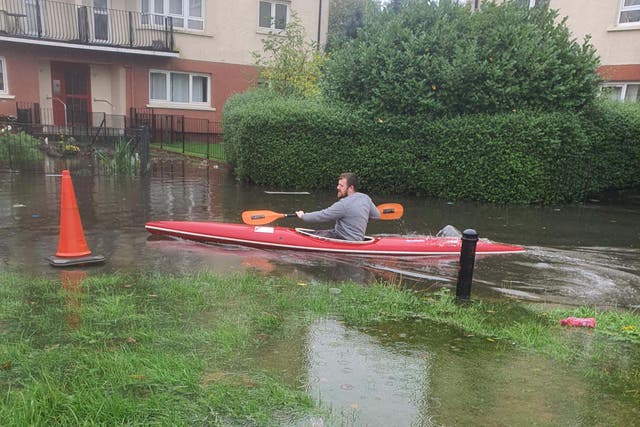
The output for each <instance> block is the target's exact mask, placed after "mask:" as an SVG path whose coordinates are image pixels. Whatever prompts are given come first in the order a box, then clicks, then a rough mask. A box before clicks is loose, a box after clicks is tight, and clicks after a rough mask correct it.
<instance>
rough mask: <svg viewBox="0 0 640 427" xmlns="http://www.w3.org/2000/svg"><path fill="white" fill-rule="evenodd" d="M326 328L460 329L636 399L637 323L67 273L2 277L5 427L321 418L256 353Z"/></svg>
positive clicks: (522, 309)
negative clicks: (571, 321) (568, 321)
mask: <svg viewBox="0 0 640 427" xmlns="http://www.w3.org/2000/svg"><path fill="white" fill-rule="evenodd" d="M569 315H577V316H581V317H586V316H594V317H596V318H597V320H598V327H597V328H596V329H595V330H584V329H578V328H565V327H561V326H560V325H559V319H560V318H563V317H566V316H569ZM326 316H332V317H333V316H335V317H338V318H341V319H342V320H343V321H344V322H345V323H346V324H351V325H358V326H367V325H373V324H380V323H385V322H393V321H396V320H401V321H411V320H424V319H427V320H430V321H434V322H440V323H444V324H448V325H452V326H455V327H457V328H460V329H461V330H463V331H465V334H467V335H469V336H471V335H474V336H483V337H486V339H487V340H489V341H495V342H502V341H504V342H509V343H510V344H515V345H516V346H517V347H519V348H521V349H524V350H525V351H530V352H535V353H541V354H545V355H548V356H549V357H552V358H555V359H557V360H558V363H568V364H572V365H573V366H579V367H580V369H581V372H583V374H584V376H585V378H588V379H590V380H591V381H593V382H595V383H596V384H597V385H598V386H600V387H604V388H605V389H606V390H607V391H608V392H610V393H612V394H614V395H616V396H617V397H618V398H619V399H623V400H626V399H629V400H630V401H637V399H638V398H640V392H639V390H640V366H639V364H638V362H637V360H638V356H639V354H640V351H639V347H640V335H639V334H638V331H640V316H638V315H637V314H634V313H630V312H616V311H597V310H595V309H593V308H587V307H583V308H579V309H572V310H568V309H558V308H549V309H547V308H546V307H544V306H541V305H538V306H526V305H523V304H519V303H496V302H483V301H473V302H470V303H467V304H458V303H456V302H455V299H454V298H453V297H452V296H451V294H450V293H449V292H448V291H446V290H445V291H441V292H439V293H437V294H430V295H428V296H425V295H421V294H418V293H414V292H408V291H402V290H399V289H397V288H395V287H392V286H385V285H384V284H380V285H376V286H371V287H362V286H358V285H351V284H342V285H340V286H336V285H325V284H304V283H295V282H292V281H289V280H287V279H281V278H265V277H257V276H251V275H241V276H230V277H218V276H215V275H211V274H206V273H202V274H194V275H190V276H188V277H177V276H176V277H166V276H159V275H156V274H151V273H149V274H139V275H110V276H99V277H88V276H87V274H86V273H84V272H82V271H65V272H61V276H60V280H41V279H33V278H28V277H25V276H17V275H9V274H1V275H0V336H1V340H0V385H1V386H2V389H3V390H4V391H5V393H4V394H3V397H2V403H1V404H0V425H7V426H8V425H15V426H18V425H56V424H57V425H80V424H82V425H93V424H102V425H123V424H125V425H154V424H156V425H158V424H159V425H260V426H262V425H281V424H286V423H289V422H294V421H292V420H301V419H305V417H313V416H318V415H323V416H326V415H327V414H320V411H321V409H318V408H317V407H316V404H315V403H314V401H313V399H312V398H311V397H310V396H308V395H307V394H306V393H305V391H304V384H301V383H300V384H295V383H294V384H292V383H291V382H285V381H282V380H281V379H279V378H278V377H277V376H276V375H275V374H274V373H272V372H269V371H267V370H265V369H263V368H261V367H260V364H259V363H256V360H255V357H256V356H255V355H259V354H260V348H261V347H262V346H265V345H268V343H269V342H272V341H274V340H284V339H287V338H288V337H290V336H291V335H292V334H293V332H292V331H299V330H300V327H301V326H304V325H306V324H309V323H310V322H311V321H313V320H314V319H318V318H320V317H326ZM297 335H299V334H297ZM293 342H298V341H295V340H294V341H293ZM300 351H301V352H303V351H304V349H300ZM634 399H635V400H634Z"/></svg>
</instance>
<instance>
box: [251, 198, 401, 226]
mask: <svg viewBox="0 0 640 427" xmlns="http://www.w3.org/2000/svg"><path fill="white" fill-rule="evenodd" d="M377 208H378V211H379V212H380V219H399V218H401V217H402V214H403V213H404V208H403V207H402V205H401V204H400V203H383V204H381V205H378V206H377ZM295 216H296V214H295V213H286V214H285V213H278V212H273V211H267V210H261V211H244V212H242V222H244V223H245V224H249V225H264V224H269V223H270V222H273V221H275V220H278V219H282V218H293V217H295Z"/></svg>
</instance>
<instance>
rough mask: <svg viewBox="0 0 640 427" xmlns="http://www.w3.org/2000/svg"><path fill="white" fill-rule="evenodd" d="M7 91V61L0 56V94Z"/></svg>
mask: <svg viewBox="0 0 640 427" xmlns="http://www.w3.org/2000/svg"><path fill="white" fill-rule="evenodd" d="M7 93H9V88H8V85H7V62H6V61H5V60H4V56H0V94H3V95H6V94H7Z"/></svg>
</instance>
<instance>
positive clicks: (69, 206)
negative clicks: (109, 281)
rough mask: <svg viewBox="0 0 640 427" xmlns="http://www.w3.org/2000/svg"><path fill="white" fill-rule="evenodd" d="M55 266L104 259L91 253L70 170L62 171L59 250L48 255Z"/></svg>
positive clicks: (95, 261) (94, 261)
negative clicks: (85, 236) (52, 254)
mask: <svg viewBox="0 0 640 427" xmlns="http://www.w3.org/2000/svg"><path fill="white" fill-rule="evenodd" d="M48 260H49V263H50V264H51V265H53V266H55V267H64V266H68V265H78V264H91V263H97V262H102V261H104V257H103V256H101V255H91V251H90V250H89V247H88V246H87V241H86V240H85V238H84V231H83V230H82V221H80V212H79V211H78V203H77V202H76V194H75V192H74V191H73V182H71V175H70V174H69V171H68V170H63V171H62V192H61V194H60V240H59V243H58V252H56V254H55V256H50V257H48Z"/></svg>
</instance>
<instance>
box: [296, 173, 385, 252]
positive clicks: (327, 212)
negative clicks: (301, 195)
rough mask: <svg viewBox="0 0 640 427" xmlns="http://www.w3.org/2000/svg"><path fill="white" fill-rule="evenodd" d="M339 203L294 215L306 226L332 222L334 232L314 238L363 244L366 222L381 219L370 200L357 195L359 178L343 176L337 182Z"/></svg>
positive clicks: (363, 195) (362, 195) (323, 231)
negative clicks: (320, 237)
mask: <svg viewBox="0 0 640 427" xmlns="http://www.w3.org/2000/svg"><path fill="white" fill-rule="evenodd" d="M337 190H338V201H337V202H335V203H334V204H333V205H331V206H329V207H328V208H326V209H323V210H321V211H316V212H310V213H304V211H296V215H297V216H298V218H300V219H302V220H303V221H305V222H328V221H335V222H336V225H335V227H334V228H333V230H318V231H316V234H317V235H319V236H323V237H330V238H332V239H343V240H358V241H361V240H364V236H365V232H366V231H367V223H368V222H369V219H380V212H379V211H378V208H377V207H376V205H374V204H373V202H372V201H371V198H370V197H369V196H367V195H366V194H364V193H359V192H358V177H357V176H356V175H355V174H353V173H351V172H345V173H343V174H341V175H340V177H339V178H338V186H337Z"/></svg>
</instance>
